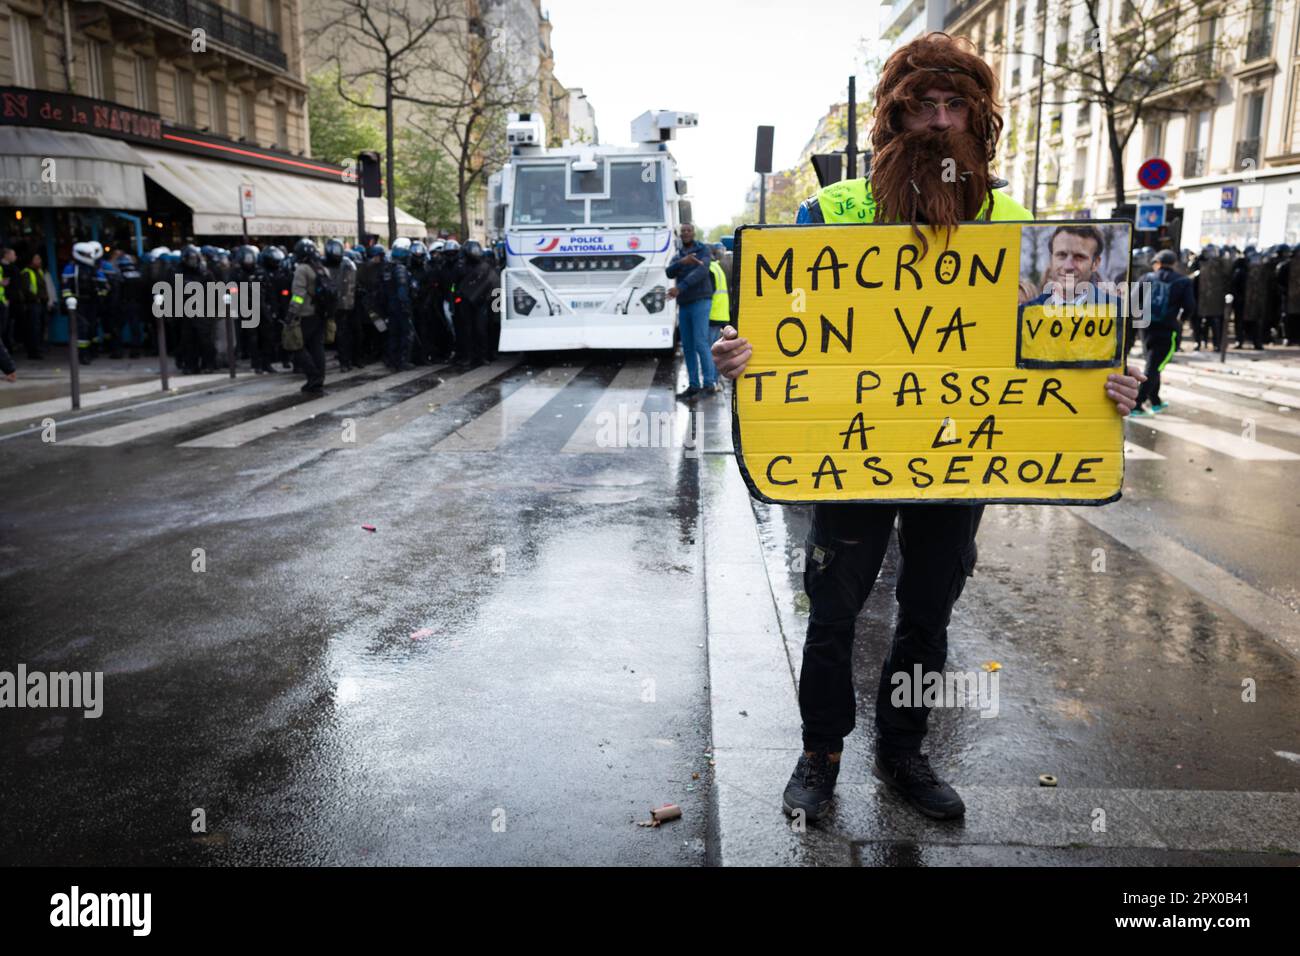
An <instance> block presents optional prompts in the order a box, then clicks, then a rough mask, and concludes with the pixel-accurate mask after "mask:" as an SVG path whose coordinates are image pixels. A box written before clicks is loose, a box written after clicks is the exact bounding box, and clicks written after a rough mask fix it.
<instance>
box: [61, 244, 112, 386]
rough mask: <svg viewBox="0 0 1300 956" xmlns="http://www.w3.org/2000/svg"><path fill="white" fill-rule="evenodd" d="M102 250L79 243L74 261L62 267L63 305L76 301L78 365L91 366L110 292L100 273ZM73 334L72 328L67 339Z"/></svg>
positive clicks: (74, 249)
mask: <svg viewBox="0 0 1300 956" xmlns="http://www.w3.org/2000/svg"><path fill="white" fill-rule="evenodd" d="M102 253H103V247H102V246H100V244H99V243H98V242H93V241H92V242H78V243H74V244H73V246H72V261H71V262H69V263H68V264H67V265H66V266H64V267H63V273H62V275H61V280H62V281H61V285H62V287H63V289H62V291H63V301H64V302H65V303H67V302H68V300H69V299H76V301H77V327H76V329H75V334H76V336H77V361H78V362H80V363H81V364H82V365H89V364H90V362H91V358H92V342H93V339H94V338H95V336H96V334H97V329H98V326H99V314H100V301H101V299H103V298H104V297H105V296H106V295H107V292H108V281H107V279H106V278H105V277H104V273H103V272H102V271H100V268H99V259H100V256H101V255H102ZM73 334H74V330H73V328H72V327H71V325H70V324H69V327H68V335H73Z"/></svg>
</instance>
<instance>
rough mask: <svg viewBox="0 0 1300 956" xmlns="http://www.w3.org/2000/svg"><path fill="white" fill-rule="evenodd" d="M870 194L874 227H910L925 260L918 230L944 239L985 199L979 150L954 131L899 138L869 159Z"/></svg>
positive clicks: (982, 155)
mask: <svg viewBox="0 0 1300 956" xmlns="http://www.w3.org/2000/svg"><path fill="white" fill-rule="evenodd" d="M871 194H872V197H873V198H874V199H875V201H876V206H877V209H878V213H877V216H876V221H877V222H907V223H911V224H912V230H913V232H915V233H916V236H917V238H918V239H919V240H920V242H921V255H922V258H924V256H925V254H926V252H927V251H928V250H929V243H928V242H927V241H926V238H925V236H924V235H923V234H922V232H921V230H920V229H919V228H918V226H919V225H920V224H927V225H930V226H933V227H935V229H942V230H945V233H947V232H950V231H951V230H952V229H953V228H955V227H956V225H957V224H958V223H959V222H962V221H963V220H971V219H974V218H975V217H976V216H978V215H979V211H980V207H981V206H982V205H983V203H984V201H985V200H986V199H987V198H988V195H989V164H988V159H987V157H986V156H985V153H984V147H983V146H982V145H981V144H980V142H979V141H978V140H977V139H976V138H975V137H974V136H972V135H970V134H969V133H958V132H956V131H954V130H930V129H920V130H910V131H906V132H902V133H899V134H898V135H896V136H895V137H893V138H892V139H891V140H890V141H889V142H888V143H887V144H885V145H884V146H883V147H881V148H880V150H879V151H878V152H877V153H876V155H875V156H873V157H872V160H871Z"/></svg>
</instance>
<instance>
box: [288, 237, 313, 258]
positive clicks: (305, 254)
mask: <svg viewBox="0 0 1300 956" xmlns="http://www.w3.org/2000/svg"><path fill="white" fill-rule="evenodd" d="M315 258H316V243H314V242H312V241H311V240H310V239H308V238H307V237H306V236H304V237H303V238H301V239H299V240H298V241H297V242H295V243H294V244H293V261H294V262H310V261H311V260H312V259H315Z"/></svg>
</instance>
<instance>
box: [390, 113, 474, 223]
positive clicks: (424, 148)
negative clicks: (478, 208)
mask: <svg viewBox="0 0 1300 956" xmlns="http://www.w3.org/2000/svg"><path fill="white" fill-rule="evenodd" d="M397 198H398V200H399V205H400V206H401V207H402V208H403V209H405V210H406V211H407V212H409V213H410V214H411V215H412V216H415V218H417V219H420V220H422V221H423V222H424V223H425V224H426V225H427V226H428V228H429V232H430V233H431V234H436V233H437V232H439V231H441V230H447V231H450V232H455V233H458V234H459V229H460V204H459V200H458V197H457V193H456V167H455V166H454V165H452V163H451V161H450V160H449V159H448V158H447V153H446V151H445V150H444V149H443V148H442V146H441V145H439V144H438V143H437V142H436V141H434V140H433V139H432V138H430V137H429V136H428V135H427V134H426V133H424V132H423V131H421V130H420V129H417V128H414V127H408V128H406V129H403V130H402V131H401V132H400V133H399V134H398V140H397Z"/></svg>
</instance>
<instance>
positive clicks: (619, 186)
mask: <svg viewBox="0 0 1300 956" xmlns="http://www.w3.org/2000/svg"><path fill="white" fill-rule="evenodd" d="M662 169H663V166H662V164H660V163H659V162H658V161H657V160H647V161H645V162H643V161H642V160H640V159H635V160H624V161H622V162H611V163H610V164H609V198H608V199H565V198H564V186H565V176H566V175H568V167H567V166H561V165H559V164H552V165H537V166H519V167H517V168H516V170H515V191H514V193H515V194H514V202H513V204H512V212H511V222H512V223H513V224H514V225H516V226H581V225H593V226H604V225H635V226H644V225H662V224H663V223H664V222H665V215H666V213H665V211H664V192H663V177H662V176H660V175H659V173H660V171H661V170H662ZM647 170H649V171H650V173H652V174H653V175H650V174H647V172H646V171H647ZM601 178H602V179H603V178H604V177H603V172H602V174H601ZM647 179H648V180H649V181H648V182H647V181H646V180H647ZM576 185H577V184H575V188H576ZM588 206H590V207H591V209H590V214H588V210H587V207H588Z"/></svg>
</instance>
